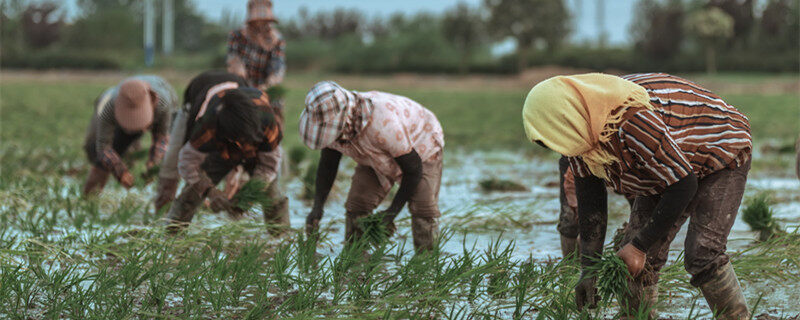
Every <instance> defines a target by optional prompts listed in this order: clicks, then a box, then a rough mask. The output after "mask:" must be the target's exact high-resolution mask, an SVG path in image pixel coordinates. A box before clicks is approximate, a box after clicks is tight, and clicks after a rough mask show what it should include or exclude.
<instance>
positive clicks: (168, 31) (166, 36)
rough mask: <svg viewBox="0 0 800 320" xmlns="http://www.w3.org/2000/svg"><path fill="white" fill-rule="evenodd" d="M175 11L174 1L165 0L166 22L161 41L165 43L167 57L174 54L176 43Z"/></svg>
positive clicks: (164, 14)
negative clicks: (173, 49)
mask: <svg viewBox="0 0 800 320" xmlns="http://www.w3.org/2000/svg"><path fill="white" fill-rule="evenodd" d="M173 9H174V0H164V12H163V17H164V22H163V25H162V29H161V32H162V37H161V39H162V41H163V42H164V43H163V45H162V49H163V50H164V54H166V55H169V54H170V53H172V48H173V45H174V42H175V41H174V39H175V12H174V10H173Z"/></svg>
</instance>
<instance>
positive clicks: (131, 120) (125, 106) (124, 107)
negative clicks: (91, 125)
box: [114, 79, 153, 132]
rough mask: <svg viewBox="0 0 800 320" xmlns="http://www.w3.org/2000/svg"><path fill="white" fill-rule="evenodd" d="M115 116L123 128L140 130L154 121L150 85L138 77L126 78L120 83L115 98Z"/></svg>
mask: <svg viewBox="0 0 800 320" xmlns="http://www.w3.org/2000/svg"><path fill="white" fill-rule="evenodd" d="M114 118H115V119H116V120H117V124H119V126H120V127H122V129H124V130H125V131H128V132H139V131H143V130H145V129H147V127H148V126H150V124H151V123H153V101H152V96H151V95H150V85H149V84H147V82H144V81H142V80H137V79H131V80H126V81H124V82H123V83H121V84H120V85H119V92H118V93H117V98H116V99H115V100H114Z"/></svg>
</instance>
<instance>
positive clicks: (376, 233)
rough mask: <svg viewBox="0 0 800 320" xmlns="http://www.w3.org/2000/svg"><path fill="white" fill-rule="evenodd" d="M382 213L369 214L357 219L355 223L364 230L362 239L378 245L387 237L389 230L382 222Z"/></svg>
mask: <svg viewBox="0 0 800 320" xmlns="http://www.w3.org/2000/svg"><path fill="white" fill-rule="evenodd" d="M383 217H384V215H383V214H380V213H379V214H371V215H368V216H366V217H363V218H360V219H358V221H357V222H356V223H358V224H359V227H360V228H361V230H362V231H363V232H364V233H363V235H362V237H363V238H364V240H365V241H366V242H367V243H369V244H371V245H373V246H375V247H379V246H380V245H381V244H382V243H384V242H386V240H388V239H389V232H388V231H387V229H386V225H385V224H384V223H383Z"/></svg>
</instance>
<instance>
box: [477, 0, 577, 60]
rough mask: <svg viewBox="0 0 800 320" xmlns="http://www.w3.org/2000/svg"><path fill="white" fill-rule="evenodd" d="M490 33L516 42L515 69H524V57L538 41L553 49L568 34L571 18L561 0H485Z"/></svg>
mask: <svg viewBox="0 0 800 320" xmlns="http://www.w3.org/2000/svg"><path fill="white" fill-rule="evenodd" d="M484 5H485V6H486V7H487V8H488V9H489V14H490V17H489V21H488V26H489V30H490V31H492V32H493V33H494V34H496V35H498V36H502V37H512V38H514V39H515V40H516V42H517V59H518V60H517V67H518V68H519V70H523V69H525V68H526V67H527V65H528V61H527V55H528V53H529V51H530V50H531V49H532V48H533V45H534V44H535V43H536V41H537V40H539V41H542V42H544V44H545V45H546V46H547V50H549V51H553V50H555V49H556V48H557V47H558V46H559V45H560V44H561V42H563V41H564V39H566V38H567V36H568V35H569V33H570V15H569V12H568V11H567V8H566V6H565V5H564V1H563V0H484Z"/></svg>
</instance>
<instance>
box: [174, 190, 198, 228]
mask: <svg viewBox="0 0 800 320" xmlns="http://www.w3.org/2000/svg"><path fill="white" fill-rule="evenodd" d="M202 202H203V195H202V194H201V193H200V192H197V190H196V188H193V187H192V186H187V187H185V188H183V191H181V194H180V195H179V196H178V198H177V199H176V200H175V203H173V204H172V206H171V207H170V208H169V213H167V218H166V219H167V232H169V233H172V234H174V233H177V232H179V231H181V230H183V229H185V228H186V227H187V226H189V223H191V222H192V218H194V213H195V211H197V207H199V206H200V204H201V203H202Z"/></svg>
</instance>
